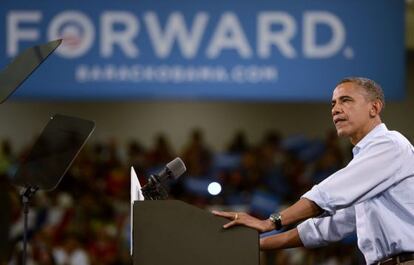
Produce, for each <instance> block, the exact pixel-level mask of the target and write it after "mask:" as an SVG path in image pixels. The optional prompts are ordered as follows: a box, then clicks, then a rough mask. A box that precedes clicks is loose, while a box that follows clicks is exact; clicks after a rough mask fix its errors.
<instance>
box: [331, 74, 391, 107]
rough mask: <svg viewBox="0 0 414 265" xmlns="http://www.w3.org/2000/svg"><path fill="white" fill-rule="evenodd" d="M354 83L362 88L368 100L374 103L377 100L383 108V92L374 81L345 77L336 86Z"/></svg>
mask: <svg viewBox="0 0 414 265" xmlns="http://www.w3.org/2000/svg"><path fill="white" fill-rule="evenodd" d="M348 82H351V83H354V84H356V85H358V86H359V87H361V88H363V89H364V90H365V92H367V95H368V97H369V100H371V101H375V100H379V101H381V103H382V108H383V109H384V107H385V99H384V92H383V91H382V88H381V86H380V85H379V84H377V83H376V82H375V81H374V80H371V79H368V78H365V77H346V78H344V79H342V80H341V81H339V83H338V84H337V85H336V86H339V85H341V84H343V83H348Z"/></svg>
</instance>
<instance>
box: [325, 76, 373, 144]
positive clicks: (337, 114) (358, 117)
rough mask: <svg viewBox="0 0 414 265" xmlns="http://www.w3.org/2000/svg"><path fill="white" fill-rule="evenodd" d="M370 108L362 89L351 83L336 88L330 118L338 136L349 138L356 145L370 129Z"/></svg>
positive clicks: (370, 103)
mask: <svg viewBox="0 0 414 265" xmlns="http://www.w3.org/2000/svg"><path fill="white" fill-rule="evenodd" d="M372 108H373V103H372V102H371V101H369V100H368V99H367V94H366V92H365V90H364V89H363V88H360V87H358V85H356V84H354V83H351V82H347V83H343V84H340V85H339V86H337V87H336V88H335V90H334V92H333V95H332V118H333V122H334V125H335V127H336V131H337V133H338V135H339V136H345V137H350V139H351V142H352V143H353V144H356V143H357V142H358V141H359V140H360V139H362V138H363V137H364V136H365V135H366V134H367V133H368V132H369V131H370V129H371V127H370V126H371V125H372V123H371V121H372V119H373V118H374V117H373V115H372V113H373V112H372V111H373V109H372ZM374 116H376V115H374Z"/></svg>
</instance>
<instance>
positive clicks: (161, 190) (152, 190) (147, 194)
mask: <svg viewBox="0 0 414 265" xmlns="http://www.w3.org/2000/svg"><path fill="white" fill-rule="evenodd" d="M141 191H142V195H144V198H145V200H165V199H167V198H168V192H167V189H166V188H165V185H164V183H163V182H162V181H160V178H159V177H158V176H157V175H151V176H150V177H149V178H148V183H147V184H146V185H145V186H144V187H142V189H141Z"/></svg>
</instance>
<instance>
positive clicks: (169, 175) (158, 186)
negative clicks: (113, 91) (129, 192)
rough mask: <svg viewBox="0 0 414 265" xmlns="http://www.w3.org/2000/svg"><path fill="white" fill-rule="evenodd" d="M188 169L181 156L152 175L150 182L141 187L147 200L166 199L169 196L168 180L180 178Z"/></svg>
mask: <svg viewBox="0 0 414 265" xmlns="http://www.w3.org/2000/svg"><path fill="white" fill-rule="evenodd" d="M186 170H187V168H186V167H185V164H184V162H183V161H182V160H181V158H179V157H177V158H175V159H174V160H172V161H171V162H169V163H168V164H167V165H166V166H165V167H164V168H163V169H162V170H161V172H159V173H158V174H154V175H151V176H150V177H149V178H148V183H147V184H146V185H145V186H143V187H142V188H141V191H142V195H144V198H145V200H164V199H166V198H168V192H167V188H166V184H167V182H168V180H176V179H178V178H179V177H180V176H181V175H182V174H184V172H185V171H186Z"/></svg>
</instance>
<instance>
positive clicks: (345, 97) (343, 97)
mask: <svg viewBox="0 0 414 265" xmlns="http://www.w3.org/2000/svg"><path fill="white" fill-rule="evenodd" d="M339 99H340V100H344V99H352V97H351V96H347V95H345V96H340V97H339Z"/></svg>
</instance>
